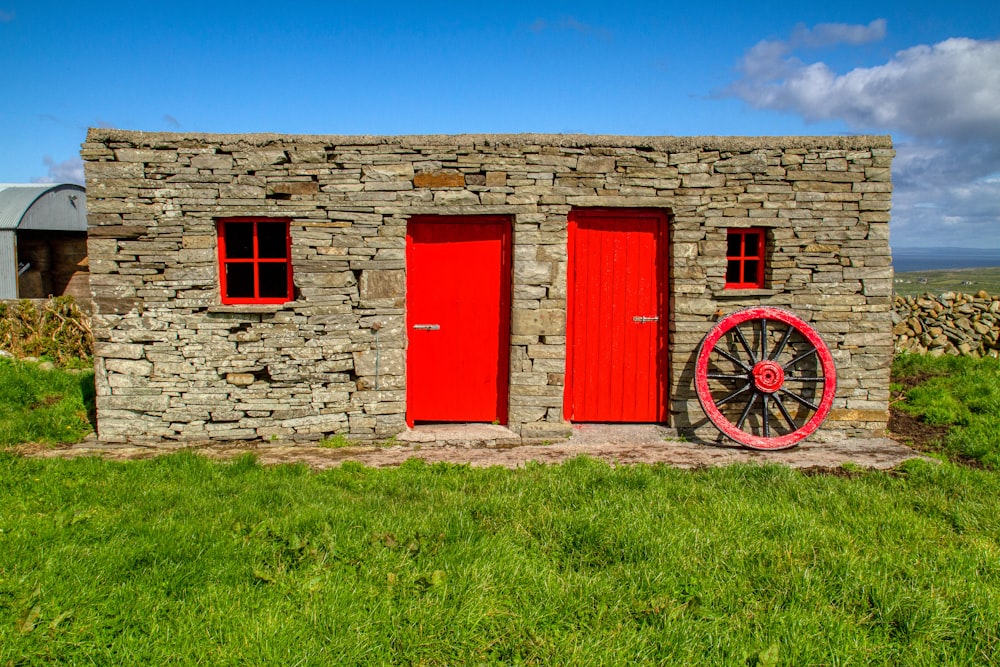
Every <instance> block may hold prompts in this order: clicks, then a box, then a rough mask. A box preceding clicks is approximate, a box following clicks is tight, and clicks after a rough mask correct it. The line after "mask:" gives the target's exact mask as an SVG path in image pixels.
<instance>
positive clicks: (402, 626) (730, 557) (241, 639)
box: [0, 357, 1000, 666]
mask: <svg viewBox="0 0 1000 667" xmlns="http://www.w3.org/2000/svg"><path fill="white" fill-rule="evenodd" d="M6 363H7V366H4V365H3V364H0V371H2V372H0V378H8V376H10V377H15V378H17V377H19V375H18V373H20V374H21V375H29V376H34V375H38V374H39V373H42V374H43V375H40V376H39V378H40V379H39V378H36V380H31V381H29V380H28V379H24V378H23V377H22V379H21V380H18V381H17V382H21V384H23V385H24V387H31V386H32V385H33V383H34V382H36V381H37V382H41V383H42V385H43V386H42V388H41V389H30V390H29V389H27V388H25V389H22V390H21V391H22V392H23V394H22V395H23V396H28V397H30V398H25V399H19V400H22V402H23V401H25V400H26V401H34V402H35V403H37V404H38V407H37V409H39V410H41V409H43V408H46V407H51V406H55V405H58V404H59V403H61V402H62V401H68V402H69V403H71V404H73V406H74V407H73V410H72V411H71V412H72V413H73V414H75V416H76V417H77V418H79V417H80V410H81V407H80V406H82V405H84V404H85V402H86V398H85V395H84V393H83V389H82V388H81V385H84V384H86V383H87V381H88V379H87V378H85V377H83V376H80V375H73V374H70V373H67V372H63V371H39V369H38V368H37V366H36V365H29V364H20V363H12V362H6ZM3 373H7V375H4V374H3ZM44 373H50V375H44ZM893 377H894V390H895V396H896V399H895V400H896V407H897V408H901V409H902V410H904V411H905V412H904V414H905V415H909V416H910V418H911V419H914V420H922V421H914V422H913V424H915V425H916V428H915V429H914V431H915V432H916V433H919V434H920V442H922V443H924V444H925V446H929V447H930V448H931V449H934V450H936V451H937V452H938V454H937V456H939V457H940V458H941V459H942V462H941V463H936V462H927V461H912V462H910V463H908V464H906V465H905V466H904V467H903V468H902V469H900V470H896V471H892V472H888V473H886V472H863V471H858V470H853V469H845V470H843V471H841V473H842V474H839V475H807V474H803V473H801V472H796V471H793V470H790V469H787V468H783V467H779V466H731V467H728V468H720V469H711V470H702V471H696V472H690V471H682V470H676V469H671V468H668V467H665V466H645V465H637V466H623V467H619V468H612V467H610V466H608V465H606V464H604V463H600V462H596V461H593V460H589V459H584V458H581V459H576V460H573V461H571V462H569V463H566V464H563V465H559V466H542V465H531V466H529V467H528V468H526V469H522V470H506V469H501V468H492V469H485V470H484V469H474V468H470V467H467V466H455V465H433V466H429V465H426V464H423V463H420V462H419V461H411V462H410V463H407V464H405V465H403V466H402V467H400V468H397V469H385V470H375V469H369V468H365V467H363V466H360V465H358V464H345V465H344V466H343V467H342V468H340V469H334V470H328V471H324V472H321V473H314V472H310V471H309V470H308V469H306V468H304V467H300V466H280V467H267V468H265V467H262V466H260V465H258V464H257V463H256V461H255V460H254V459H253V458H252V456H249V455H248V456H244V457H243V458H240V459H237V460H236V461H234V462H231V463H213V462H210V461H208V460H206V459H204V458H201V457H199V456H198V455H196V454H192V453H179V454H175V455H171V456H166V457H162V458H158V459H152V460H145V461H134V462H129V463H116V462H109V461H102V460H99V459H76V460H58V459H57V460H46V459H29V458H23V457H20V456H17V455H15V454H13V453H11V452H10V451H6V452H5V451H4V450H3V449H2V448H0V499H2V502H0V665H32V664H80V663H88V664H101V665H103V664H115V665H149V664H163V663H170V664H212V665H216V664H219V665H246V664H254V665H257V664H270V665H325V664H372V665H382V664H422V665H445V664H537V665H543V664H544V665H548V664H569V665H620V664H690V665H740V666H743V665H758V666H761V665H766V666H773V665H855V664H865V665H898V664H906V665H972V664H976V665H979V664H997V663H998V662H1000V471H997V470H996V469H997V467H998V465H1000V463H998V462H1000V456H998V452H1000V440H998V436H997V434H998V433H1000V423H997V420H998V419H1000V366H998V364H997V362H996V361H995V360H971V359H955V358H948V357H944V358H939V359H933V358H930V357H900V358H899V359H897V361H896V364H895V365H894V368H893ZM59 378H61V379H59ZM63 381H70V382H75V383H76V385H75V387H74V386H72V385H68V386H66V387H65V388H63V389H57V388H56V387H57V384H58V383H59V382H63ZM89 381H90V383H91V386H92V380H89ZM17 382H13V381H11V380H9V379H2V380H0V387H4V386H6V385H11V386H15V385H17ZM18 386H20V385H18ZM58 386H60V387H61V386H63V385H58ZM46 387H48V388H46ZM32 392H33V393H32ZM74 392H76V393H74ZM54 396H61V398H60V399H59V400H54V399H53V398H51V397H54ZM46 397H50V398H46ZM77 403H78V404H77ZM46 404H48V405H46ZM84 409H85V408H84ZM5 420H9V416H3V415H0V424H2V423H3V422H4V421H5ZM74 423H76V424H79V423H80V422H79V421H77V422H74ZM19 432H28V431H19ZM56 433H57V434H58V433H59V430H58V429H57V430H56ZM928 434H930V435H931V436H933V437H930V438H928V437H927V436H928ZM935 434H936V435H935ZM935 438H937V439H935ZM53 439H54V440H55V439H58V438H55V437H54V438H53ZM970 464H971V465H970Z"/></svg>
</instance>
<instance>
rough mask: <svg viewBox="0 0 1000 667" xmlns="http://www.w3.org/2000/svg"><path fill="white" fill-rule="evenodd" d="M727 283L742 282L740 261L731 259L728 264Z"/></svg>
mask: <svg viewBox="0 0 1000 667" xmlns="http://www.w3.org/2000/svg"><path fill="white" fill-rule="evenodd" d="M726 282H727V283H738V282H740V261H739V260H738V259H731V260H729V261H728V262H727V263H726Z"/></svg>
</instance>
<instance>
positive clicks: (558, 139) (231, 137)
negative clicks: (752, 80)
mask: <svg viewBox="0 0 1000 667" xmlns="http://www.w3.org/2000/svg"><path fill="white" fill-rule="evenodd" d="M87 141H88V142H90V143H119V142H120V143H126V144H130V145H132V146H143V147H150V148H157V147H159V148H171V147H176V146H180V145H183V146H192V145H198V144H202V145H219V144H237V145H239V144H242V145H245V146H248V147H266V146H283V145H293V144H300V145H301V144H322V145H327V146H377V145H398V146H438V145H440V146H462V145H474V144H496V145H507V146H532V145H535V146H560V147H568V148H577V147H580V148H582V147H591V146H594V147H609V148H630V147H648V148H654V149H662V150H668V151H683V150H690V149H695V148H708V149H716V150H728V151H747V150H757V149H766V148H829V149H854V148H858V149H860V148H892V137H891V136H889V135H835V136H752V137H739V136H698V137H674V136H619V135H613V134H530V133H529V134H414V135H372V134H363V135H338V134H276V133H261V134H211V133H203V132H191V133H189V132H142V131H139V130H119V129H112V128H90V129H89V130H88V131H87Z"/></svg>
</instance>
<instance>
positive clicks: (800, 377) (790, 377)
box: [785, 375, 826, 382]
mask: <svg viewBox="0 0 1000 667" xmlns="http://www.w3.org/2000/svg"><path fill="white" fill-rule="evenodd" d="M790 380H795V381H797V382H826V378H822V377H809V376H806V375H786V376H785V382H788V381H790Z"/></svg>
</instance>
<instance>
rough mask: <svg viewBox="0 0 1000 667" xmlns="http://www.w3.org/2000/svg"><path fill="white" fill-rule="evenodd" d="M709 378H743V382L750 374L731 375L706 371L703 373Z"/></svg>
mask: <svg viewBox="0 0 1000 667" xmlns="http://www.w3.org/2000/svg"><path fill="white" fill-rule="evenodd" d="M705 377H707V378H708V379H709V380H743V381H744V382H749V381H750V376H749V375H746V374H743V375H731V374H728V373H708V374H706V375H705Z"/></svg>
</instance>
